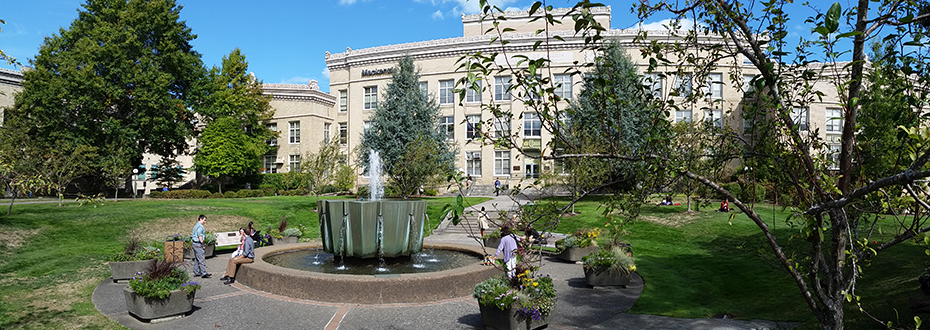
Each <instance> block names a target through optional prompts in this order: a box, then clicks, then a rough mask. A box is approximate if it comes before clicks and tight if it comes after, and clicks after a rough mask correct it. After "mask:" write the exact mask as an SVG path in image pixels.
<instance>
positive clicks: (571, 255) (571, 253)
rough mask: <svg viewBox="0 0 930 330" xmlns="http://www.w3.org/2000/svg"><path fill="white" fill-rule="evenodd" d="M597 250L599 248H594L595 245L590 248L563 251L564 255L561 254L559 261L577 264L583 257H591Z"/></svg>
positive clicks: (574, 248) (573, 248) (571, 248)
mask: <svg viewBox="0 0 930 330" xmlns="http://www.w3.org/2000/svg"><path fill="white" fill-rule="evenodd" d="M596 250H597V246H594V245H590V246H587V247H583V248H580V247H570V248H567V249H565V250H564V251H562V253H559V255H558V257H559V259H562V260H565V261H571V262H576V261H581V258H582V257H584V256H586V255H589V254H591V252H594V251H596Z"/></svg>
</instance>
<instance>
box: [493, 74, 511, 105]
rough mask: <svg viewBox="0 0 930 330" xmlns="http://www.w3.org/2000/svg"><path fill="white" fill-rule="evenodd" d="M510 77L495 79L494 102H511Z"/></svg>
mask: <svg viewBox="0 0 930 330" xmlns="http://www.w3.org/2000/svg"><path fill="white" fill-rule="evenodd" d="M510 84H511V80H510V76H500V77H494V101H510Z"/></svg>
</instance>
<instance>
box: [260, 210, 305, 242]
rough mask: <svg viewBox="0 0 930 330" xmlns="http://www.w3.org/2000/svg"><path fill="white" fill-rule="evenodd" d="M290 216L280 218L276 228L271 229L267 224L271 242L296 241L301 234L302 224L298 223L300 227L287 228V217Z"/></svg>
mask: <svg viewBox="0 0 930 330" xmlns="http://www.w3.org/2000/svg"><path fill="white" fill-rule="evenodd" d="M289 217H290V216H284V217H282V218H281V222H280V223H279V224H278V228H274V229H272V228H271V226H268V233H269V234H270V235H271V244H272V245H275V244H294V243H297V240H298V239H299V238H300V236H303V231H304V229H305V228H304V227H303V225H298V227H300V228H288V227H287V218H289Z"/></svg>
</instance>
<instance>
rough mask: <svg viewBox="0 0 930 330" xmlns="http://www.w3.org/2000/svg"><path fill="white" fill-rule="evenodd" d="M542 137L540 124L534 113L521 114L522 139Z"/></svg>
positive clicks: (537, 116)
mask: <svg viewBox="0 0 930 330" xmlns="http://www.w3.org/2000/svg"><path fill="white" fill-rule="evenodd" d="M541 135H542V122H541V121H540V120H539V115H537V114H536V113H535V112H524V113H523V137H525V138H526V137H540V136H541Z"/></svg>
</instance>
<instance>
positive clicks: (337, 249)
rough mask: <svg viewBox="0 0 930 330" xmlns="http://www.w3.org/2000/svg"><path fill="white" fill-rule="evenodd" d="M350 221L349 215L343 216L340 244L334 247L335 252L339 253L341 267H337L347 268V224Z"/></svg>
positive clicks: (340, 268)
mask: <svg viewBox="0 0 930 330" xmlns="http://www.w3.org/2000/svg"><path fill="white" fill-rule="evenodd" d="M348 222H349V216H348V215H346V216H343V217H342V230H340V231H339V245H338V246H336V247H334V248H333V252H334V253H335V254H338V255H339V267H337V268H336V269H339V270H345V269H346V256H345V255H346V253H345V252H346V226H347V224H348Z"/></svg>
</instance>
